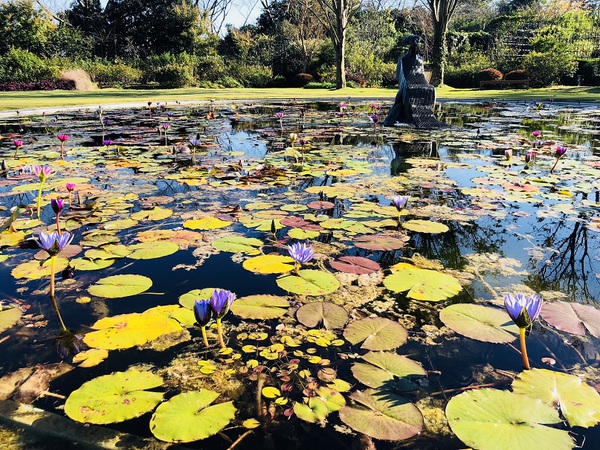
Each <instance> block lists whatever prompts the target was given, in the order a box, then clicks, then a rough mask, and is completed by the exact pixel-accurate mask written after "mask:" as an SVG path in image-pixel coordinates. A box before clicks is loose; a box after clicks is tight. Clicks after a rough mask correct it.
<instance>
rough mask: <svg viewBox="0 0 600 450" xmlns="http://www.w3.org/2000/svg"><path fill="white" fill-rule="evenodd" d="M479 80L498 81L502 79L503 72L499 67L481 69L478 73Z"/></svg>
mask: <svg viewBox="0 0 600 450" xmlns="http://www.w3.org/2000/svg"><path fill="white" fill-rule="evenodd" d="M477 79H478V80H479V81H496V80H501V79H502V72H500V71H499V70H498V69H493V68H491V67H488V68H487V69H483V70H480V71H479V73H478V74H477Z"/></svg>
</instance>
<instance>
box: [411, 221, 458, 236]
mask: <svg viewBox="0 0 600 450" xmlns="http://www.w3.org/2000/svg"><path fill="white" fill-rule="evenodd" d="M402 227H403V228H406V229H407V230H410V231H416V232H417V233H430V234H438V233H445V232H446V231H448V230H449V229H450V228H448V226H446V225H444V224H443V223H439V222H432V221H431V220H419V219H415V220H409V221H406V222H403V223H402Z"/></svg>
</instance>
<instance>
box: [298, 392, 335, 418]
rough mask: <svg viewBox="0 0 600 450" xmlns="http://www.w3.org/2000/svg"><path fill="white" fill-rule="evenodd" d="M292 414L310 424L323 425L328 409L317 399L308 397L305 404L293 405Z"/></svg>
mask: <svg viewBox="0 0 600 450" xmlns="http://www.w3.org/2000/svg"><path fill="white" fill-rule="evenodd" d="M294 414H296V416H298V418H299V419H302V420H304V421H306V422H310V423H325V419H326V418H327V414H329V409H328V408H327V404H326V403H325V402H324V401H323V400H321V399H320V398H319V397H310V398H309V399H308V400H307V402H306V403H298V402H296V403H294Z"/></svg>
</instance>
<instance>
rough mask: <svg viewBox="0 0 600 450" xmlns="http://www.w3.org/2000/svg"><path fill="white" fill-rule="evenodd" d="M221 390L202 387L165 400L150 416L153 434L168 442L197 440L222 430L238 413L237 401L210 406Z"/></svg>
mask: <svg viewBox="0 0 600 450" xmlns="http://www.w3.org/2000/svg"><path fill="white" fill-rule="evenodd" d="M219 395H220V394H219V393H217V392H214V391H209V390H208V389H200V390H198V391H193V392H184V393H182V394H178V395H176V396H175V397H172V398H171V399H169V401H167V402H165V403H162V404H161V405H160V406H159V407H158V408H156V411H155V412H154V414H153V415H152V419H150V431H152V434H153V435H154V436H155V437H157V438H158V439H160V440H161V441H166V442H193V441H198V440H200V439H206V438H207V437H209V436H212V435H213V434H216V433H218V432H219V431H221V430H222V429H223V428H225V427H226V426H227V424H228V423H229V422H231V421H232V420H233V419H234V417H235V412H236V409H235V406H233V402H224V403H219V404H217V405H212V406H209V405H210V404H211V403H212V402H214V401H215V400H216V399H217V398H218V397H219Z"/></svg>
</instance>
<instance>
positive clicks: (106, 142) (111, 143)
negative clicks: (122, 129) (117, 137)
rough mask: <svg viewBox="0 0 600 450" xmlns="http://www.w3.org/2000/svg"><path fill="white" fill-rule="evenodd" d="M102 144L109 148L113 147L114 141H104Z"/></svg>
mask: <svg viewBox="0 0 600 450" xmlns="http://www.w3.org/2000/svg"><path fill="white" fill-rule="evenodd" d="M102 144H104V145H105V146H107V147H108V146H109V145H113V141H112V139H104V140H103V141H102Z"/></svg>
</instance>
